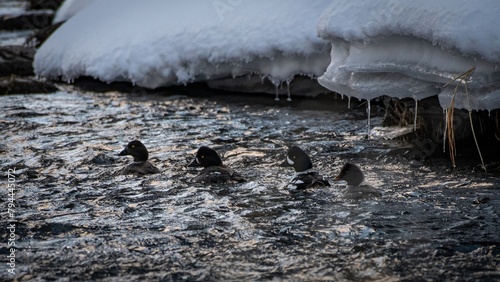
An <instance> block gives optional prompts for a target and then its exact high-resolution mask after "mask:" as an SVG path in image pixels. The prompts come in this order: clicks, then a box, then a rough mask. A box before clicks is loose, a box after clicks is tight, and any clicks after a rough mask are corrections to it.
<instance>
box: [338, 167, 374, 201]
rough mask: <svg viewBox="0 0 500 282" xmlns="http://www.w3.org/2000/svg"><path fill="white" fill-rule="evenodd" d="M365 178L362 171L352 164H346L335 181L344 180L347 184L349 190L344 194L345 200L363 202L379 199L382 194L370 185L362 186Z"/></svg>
mask: <svg viewBox="0 0 500 282" xmlns="http://www.w3.org/2000/svg"><path fill="white" fill-rule="evenodd" d="M364 179H365V177H364V174H363V172H362V171H361V169H360V168H359V167H358V166H357V165H355V164H351V163H346V164H345V165H344V166H343V167H342V169H341V170H340V173H339V175H338V176H337V177H336V178H335V180H344V181H346V182H347V189H346V190H345V192H344V195H343V196H344V198H346V199H351V200H362V199H370V198H377V197H380V196H382V194H381V193H380V192H379V191H378V190H377V189H375V188H373V187H372V186H370V185H361V184H362V183H363V181H364Z"/></svg>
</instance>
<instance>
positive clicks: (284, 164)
mask: <svg viewBox="0 0 500 282" xmlns="http://www.w3.org/2000/svg"><path fill="white" fill-rule="evenodd" d="M280 166H285V167H286V166H292V165H291V164H290V163H288V160H285V161H284V162H282V163H281V164H280Z"/></svg>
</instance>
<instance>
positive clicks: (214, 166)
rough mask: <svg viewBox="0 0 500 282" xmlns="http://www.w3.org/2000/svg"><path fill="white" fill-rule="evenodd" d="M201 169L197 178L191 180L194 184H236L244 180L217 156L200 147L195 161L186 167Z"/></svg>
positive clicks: (215, 153) (214, 152)
mask: <svg viewBox="0 0 500 282" xmlns="http://www.w3.org/2000/svg"><path fill="white" fill-rule="evenodd" d="M199 166H201V167H203V170H202V171H201V172H200V174H199V175H198V176H196V177H195V178H193V181H194V182H202V183H227V182H229V183H231V182H232V183H236V182H245V181H246V180H245V179H244V178H243V177H242V176H241V175H240V174H238V173H237V172H235V171H234V170H233V169H231V168H229V167H227V166H225V165H224V164H222V159H221V158H220V156H219V154H217V152H216V151H214V150H213V149H211V148H209V147H207V146H201V147H200V148H199V149H198V151H197V152H196V157H195V159H194V160H193V161H192V162H191V163H190V164H189V165H188V167H199Z"/></svg>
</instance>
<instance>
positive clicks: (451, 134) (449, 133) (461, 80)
mask: <svg viewBox="0 0 500 282" xmlns="http://www.w3.org/2000/svg"><path fill="white" fill-rule="evenodd" d="M475 70H476V67H473V68H471V69H469V70H468V71H466V72H464V73H463V74H461V75H459V76H458V77H456V78H455V79H453V81H457V82H458V83H457V85H456V86H455V89H454V91H453V97H452V98H451V101H450V106H449V107H448V108H447V109H446V121H447V122H446V127H445V132H446V139H448V147H449V150H450V159H451V163H452V165H453V168H455V167H456V160H455V157H456V156H457V151H456V145H455V129H454V126H453V116H454V110H455V97H456V94H457V92H458V88H459V86H460V84H464V88H465V95H466V98H467V103H468V105H469V110H468V111H469V121H470V126H471V130H472V135H473V137H474V142H475V143H476V148H477V151H478V153H479V158H480V159H481V165H482V169H484V171H486V166H485V164H484V160H483V155H482V154H481V148H479V143H478V142H477V137H476V132H475V130H474V124H473V122H472V111H471V109H470V100H469V92H468V89H467V81H468V80H469V79H470V76H471V75H472V74H473V73H474V71H475ZM453 81H450V82H449V83H448V84H446V85H445V86H444V87H446V86H448V85H449V84H450V83H452V82H453Z"/></svg>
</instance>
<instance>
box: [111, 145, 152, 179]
mask: <svg viewBox="0 0 500 282" xmlns="http://www.w3.org/2000/svg"><path fill="white" fill-rule="evenodd" d="M118 156H132V157H134V162H133V163H131V164H129V165H128V166H126V167H125V168H124V169H122V170H121V171H120V172H119V174H122V175H126V174H135V175H139V176H142V175H147V174H155V173H160V170H159V169H158V168H157V167H156V166H154V165H153V164H152V163H150V162H149V161H148V158H149V153H148V149H146V146H144V144H142V142H141V141H139V140H134V141H131V142H130V143H128V144H127V146H126V147H125V149H123V151H121V152H120V153H119V154H118Z"/></svg>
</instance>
